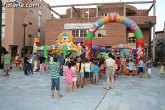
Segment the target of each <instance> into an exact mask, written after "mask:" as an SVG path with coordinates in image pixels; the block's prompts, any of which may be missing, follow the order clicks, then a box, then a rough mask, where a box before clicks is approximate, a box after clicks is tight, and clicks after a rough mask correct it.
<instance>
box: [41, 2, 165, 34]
mask: <svg viewBox="0 0 165 110" xmlns="http://www.w3.org/2000/svg"><path fill="white" fill-rule="evenodd" d="M44 1H45V2H47V3H48V4H49V5H50V6H56V5H68V4H85V3H107V2H120V1H121V2H130V1H152V0H44ZM150 6H151V4H141V5H136V7H137V8H138V9H149V7H150ZM164 6H165V0H156V16H157V21H156V31H162V30H163V28H164V25H165V24H164V22H165V12H164V11H165V9H164V8H163V7H164ZM67 8H68V7H67ZM65 9H66V8H54V10H55V11H57V12H58V13H60V14H64V13H65ZM149 15H150V16H152V15H153V11H152V10H151V11H150V14H149Z"/></svg>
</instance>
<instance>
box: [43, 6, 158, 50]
mask: <svg viewBox="0 0 165 110" xmlns="http://www.w3.org/2000/svg"><path fill="white" fill-rule="evenodd" d="M147 11H148V10H138V9H137V8H136V7H134V6H131V5H122V4H118V5H117V4H112V5H110V4H109V5H108V4H105V5H100V6H96V8H75V7H72V8H69V9H67V10H66V14H65V15H61V16H60V19H56V18H51V19H49V20H47V21H46V37H45V44H49V45H51V44H54V43H55V40H56V39H57V37H58V35H59V34H60V33H61V32H62V31H64V30H65V31H70V32H71V33H72V34H73V36H74V39H75V41H76V40H77V38H82V39H84V38H85V36H86V33H87V31H88V29H89V27H88V25H89V24H93V23H94V22H96V21H97V20H98V19H100V18H102V17H105V16H108V15H120V16H124V15H126V16H127V17H128V18H130V19H131V20H133V21H135V22H136V23H137V24H138V25H139V27H140V28H141V30H142V33H143V36H144V41H145V48H146V51H147V48H148V41H149V40H148V39H149V32H150V31H149V30H150V29H151V27H152V26H153V25H154V24H156V16H149V15H148V12H147ZM146 21H150V22H151V24H152V25H149V24H147V23H146ZM84 25H85V26H84ZM75 27H78V28H77V29H76V28H75ZM82 27H83V28H82ZM135 40H136V39H135V37H134V34H133V32H131V31H130V30H129V29H128V28H127V27H126V26H125V25H123V24H119V23H109V24H106V25H104V26H103V27H102V28H100V29H99V30H98V31H97V32H96V34H95V37H94V39H93V44H96V45H100V46H112V45H116V44H125V43H135Z"/></svg>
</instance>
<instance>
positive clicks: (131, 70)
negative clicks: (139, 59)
mask: <svg viewBox="0 0 165 110" xmlns="http://www.w3.org/2000/svg"><path fill="white" fill-rule="evenodd" d="M128 68H129V74H130V75H131V76H132V73H133V69H134V63H133V61H132V59H131V60H130V62H129V63H128Z"/></svg>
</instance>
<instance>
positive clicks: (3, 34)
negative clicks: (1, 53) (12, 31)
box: [2, 26, 5, 40]
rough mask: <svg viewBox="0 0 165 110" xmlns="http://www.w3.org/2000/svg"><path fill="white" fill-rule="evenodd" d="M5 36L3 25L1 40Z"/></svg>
mask: <svg viewBox="0 0 165 110" xmlns="http://www.w3.org/2000/svg"><path fill="white" fill-rule="evenodd" d="M4 38H5V26H2V40H3V39H4Z"/></svg>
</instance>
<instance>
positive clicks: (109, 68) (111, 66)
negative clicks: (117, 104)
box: [105, 53, 116, 90]
mask: <svg viewBox="0 0 165 110" xmlns="http://www.w3.org/2000/svg"><path fill="white" fill-rule="evenodd" d="M108 57H109V58H108V59H106V61H105V63H106V77H107V82H106V88H105V89H106V90H109V89H110V88H111V89H112V87H113V84H114V72H115V69H116V67H115V64H116V63H115V60H114V59H112V57H113V56H112V54H111V53H109V54H108ZM110 78H111V86H110V84H109V83H110Z"/></svg>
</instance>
